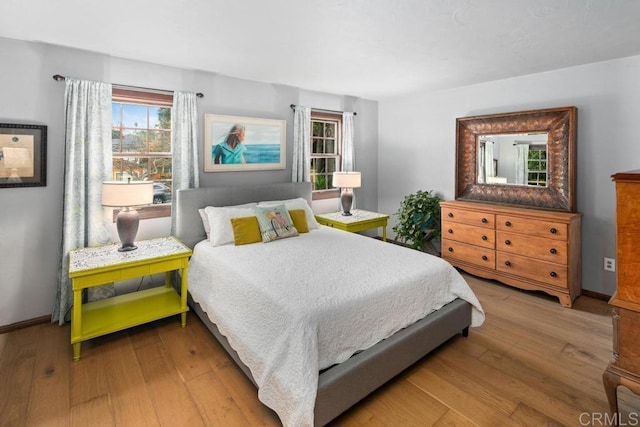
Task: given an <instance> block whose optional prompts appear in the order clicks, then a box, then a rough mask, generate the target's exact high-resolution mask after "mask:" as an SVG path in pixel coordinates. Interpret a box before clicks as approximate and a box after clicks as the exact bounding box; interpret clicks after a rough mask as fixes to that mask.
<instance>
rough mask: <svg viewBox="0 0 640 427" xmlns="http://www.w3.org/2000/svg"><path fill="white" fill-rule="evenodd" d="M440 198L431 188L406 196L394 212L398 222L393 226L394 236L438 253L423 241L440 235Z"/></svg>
mask: <svg viewBox="0 0 640 427" xmlns="http://www.w3.org/2000/svg"><path fill="white" fill-rule="evenodd" d="M440 200H441V199H440V197H438V196H437V195H435V194H433V191H432V190H429V191H422V190H419V191H418V192H416V193H413V194H410V195H408V196H406V197H405V198H404V200H403V201H402V202H401V203H400V209H398V212H396V215H397V216H398V222H397V224H396V225H395V226H394V227H393V231H394V232H395V233H396V238H397V239H399V240H400V241H401V242H403V243H405V244H407V245H408V246H409V247H411V248H414V249H417V250H419V251H425V252H431V253H433V252H435V253H436V254H438V255H439V253H438V251H437V250H434V248H433V247H431V248H427V247H425V243H427V242H429V241H430V240H431V239H433V238H439V237H440Z"/></svg>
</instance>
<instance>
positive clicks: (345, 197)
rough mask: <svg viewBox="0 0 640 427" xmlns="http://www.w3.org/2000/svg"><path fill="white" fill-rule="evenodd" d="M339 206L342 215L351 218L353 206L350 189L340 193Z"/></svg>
mask: <svg viewBox="0 0 640 427" xmlns="http://www.w3.org/2000/svg"><path fill="white" fill-rule="evenodd" d="M340 204H341V205H342V215H344V216H351V205H352V204H353V192H352V191H351V189H343V190H342V192H341V193H340Z"/></svg>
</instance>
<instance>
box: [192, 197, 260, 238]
mask: <svg viewBox="0 0 640 427" xmlns="http://www.w3.org/2000/svg"><path fill="white" fill-rule="evenodd" d="M255 206H256V203H246V204H244V205H236V206H222V207H217V206H207V207H206V208H204V211H205V213H206V214H207V218H208V219H209V227H210V234H209V242H211V244H212V245H213V246H220V245H226V244H229V243H233V241H234V240H233V228H232V227H231V218H236V217H242V216H255V215H256V214H255V211H254V210H253V208H254V207H255Z"/></svg>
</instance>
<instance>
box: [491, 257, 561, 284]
mask: <svg viewBox="0 0 640 427" xmlns="http://www.w3.org/2000/svg"><path fill="white" fill-rule="evenodd" d="M496 269H497V270H498V271H502V272H504V273H510V274H513V275H517V276H521V277H526V278H528V279H532V280H537V281H538V282H543V283H547V284H549V285H553V286H557V287H560V288H567V287H568V286H569V285H568V280H567V271H568V269H567V266H566V265H560V264H554V263H551V262H546V261H538V260H536V259H532V258H528V257H524V256H521V255H515V254H511V253H508V252H496Z"/></svg>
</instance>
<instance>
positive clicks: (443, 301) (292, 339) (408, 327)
mask: <svg viewBox="0 0 640 427" xmlns="http://www.w3.org/2000/svg"><path fill="white" fill-rule="evenodd" d="M300 199H302V202H303V203H304V204H305V205H306V206H307V207H308V206H309V205H310V200H311V185H310V183H282V184H264V185H253V186H228V187H204V188H198V189H187V190H180V191H178V192H177V195H176V212H175V213H174V214H175V217H176V229H175V234H176V236H177V237H178V238H179V239H181V240H182V241H183V242H184V243H186V244H187V245H188V246H190V247H191V248H193V249H194V254H193V256H192V258H191V261H190V266H189V295H188V301H189V305H190V307H191V308H192V309H193V311H194V312H195V314H196V315H197V316H198V317H199V318H200V319H201V320H202V322H203V323H204V324H205V325H206V326H207V328H208V329H209V330H210V331H211V333H212V334H213V335H214V336H215V338H216V339H217V340H218V341H219V342H220V343H221V345H222V346H223V347H224V348H225V350H226V351H227V352H228V353H229V355H230V356H231V357H232V358H233V359H234V361H235V362H236V363H237V364H238V366H239V367H240V369H242V371H243V372H244V373H245V374H246V376H247V377H248V378H249V379H250V380H251V381H252V382H253V384H254V385H256V387H257V388H258V396H259V398H260V400H261V401H262V402H263V403H265V404H266V405H267V406H269V407H271V408H272V409H273V410H274V411H275V412H276V413H277V414H278V416H279V417H280V419H281V421H282V422H283V424H284V425H285V426H298V425H325V424H327V423H328V422H329V421H331V420H332V419H334V418H335V417H337V416H338V415H340V414H341V413H342V412H344V411H345V410H347V409H348V408H349V407H351V406H352V405H353V404H355V403H356V402H358V401H359V400H361V399H362V398H363V397H365V396H366V395H368V394H369V393H371V392H372V391H374V390H375V389H376V388H378V387H379V386H381V385H382V384H384V383H385V382H387V381H388V380H389V379H391V378H392V377H394V376H395V375H397V374H398V373H400V372H401V371H403V370H404V369H405V368H407V367H408V366H411V365H412V364H413V363H415V362H416V361H417V360H419V359H420V358H422V357H423V356H424V355H426V354H428V353H429V352H430V351H432V350H433V349H434V348H436V347H438V346H439V345H441V344H442V343H444V342H445V341H447V340H449V339H450V338H451V337H453V336H455V335H457V334H462V335H464V336H466V335H467V333H468V330H469V327H470V326H479V325H480V324H481V323H482V321H483V320H484V314H483V312H482V308H481V306H480V303H479V302H478V300H477V299H476V297H475V295H473V292H472V291H471V289H470V288H469V287H468V285H467V284H466V282H464V279H463V278H462V277H461V276H460V275H459V273H458V272H457V271H456V270H455V269H454V268H453V267H451V266H450V265H449V264H448V263H446V262H445V261H443V260H441V259H440V258H436V257H432V256H430V255H427V254H424V253H420V252H417V251H414V250H410V249H406V248H402V247H399V246H397V245H391V244H388V243H384V242H381V241H379V240H376V239H371V238H368V237H364V236H360V235H356V234H351V233H347V232H343V231H339V230H334V229H330V228H328V227H324V226H318V227H317V228H312V227H310V228H312V230H310V231H309V232H308V233H304V234H303V233H300V234H299V235H298V236H296V237H293V238H288V239H281V240H276V241H274V242H271V243H255V244H248V245H242V246H235V245H234V244H221V245H212V244H210V242H209V241H208V240H207V236H206V235H205V230H204V226H203V222H202V217H201V216H200V213H199V210H200V209H204V208H205V207H208V206H237V205H242V204H247V203H250V202H259V201H284V200H288V201H300ZM308 213H309V211H307V214H308ZM311 221H313V219H310V222H311ZM316 225H317V224H316ZM211 233H212V234H214V233H216V229H215V228H214V227H213V225H212V228H211ZM212 241H213V237H212ZM323 245H324V246H323ZM322 248H324V249H322ZM309 251H315V252H309ZM319 251H320V252H322V253H327V256H326V258H323V262H321V263H318V262H316V263H313V264H312V265H307V264H305V262H304V260H305V259H309V258H313V256H312V254H313V253H316V254H317V253H318V252H319ZM393 260H400V261H397V262H393ZM324 261H326V262H324ZM363 263H364V264H365V265H362V264H363ZM341 264H342V265H341ZM320 265H324V266H328V267H329V268H328V269H326V270H318V268H320V267H318V266H320ZM374 265H380V266H382V267H383V269H382V270H380V271H376V270H375V268H374ZM423 265H424V266H426V267H424V268H423ZM423 269H425V271H426V272H427V273H422V270H423ZM425 274H428V275H429V276H428V279H424V278H423V277H422V276H424V275H425ZM286 278H289V279H293V280H284V279H286ZM379 279H383V280H379ZM395 282H398V283H397V284H396V283H395ZM427 282H428V283H427ZM396 286H401V287H403V290H402V291H400V290H399V288H396ZM405 288H406V289H405ZM425 289H428V291H426V290H425ZM296 292H299V294H296ZM385 292H386V293H385ZM407 292H414V293H416V294H417V295H418V296H416V294H412V295H411V296H408V295H409V294H408V293H407ZM421 295H424V299H425V302H424V304H423V303H422V299H423V297H422V296H421ZM427 299H434V300H435V302H429V304H434V306H433V307H431V306H429V307H427V302H426V300H427ZM389 306H393V309H389ZM402 322H404V323H402ZM371 325H374V326H373V327H372V326H371ZM352 328H353V329H352ZM360 328H362V329H360ZM274 330H275V331H277V332H275V331H274ZM336 331H338V332H336ZM269 334H271V335H269ZM258 353H260V354H258Z"/></svg>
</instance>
